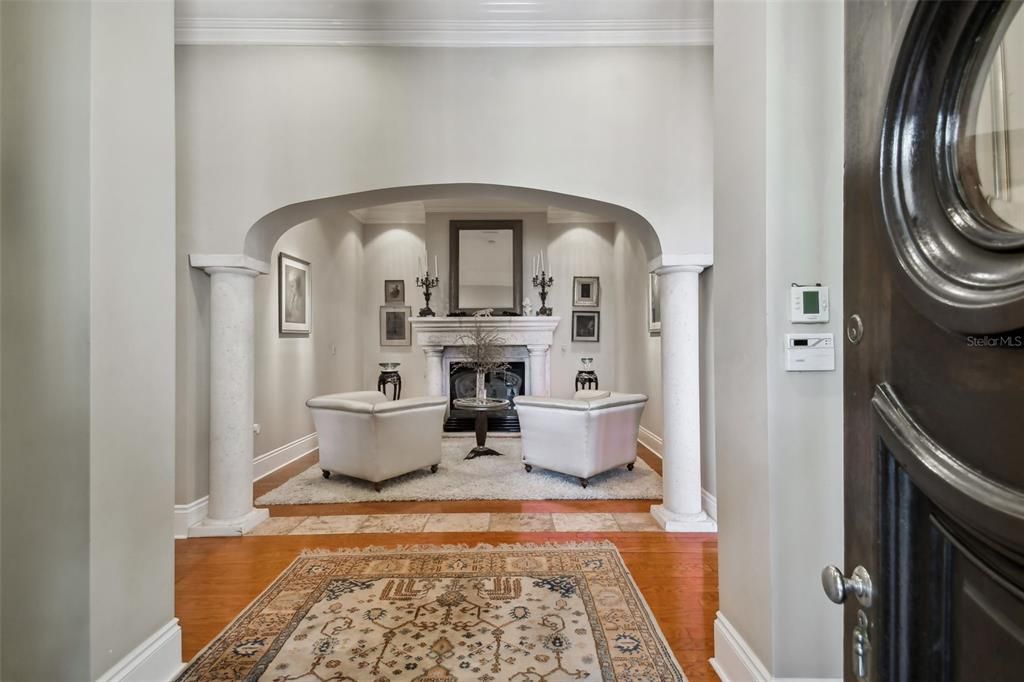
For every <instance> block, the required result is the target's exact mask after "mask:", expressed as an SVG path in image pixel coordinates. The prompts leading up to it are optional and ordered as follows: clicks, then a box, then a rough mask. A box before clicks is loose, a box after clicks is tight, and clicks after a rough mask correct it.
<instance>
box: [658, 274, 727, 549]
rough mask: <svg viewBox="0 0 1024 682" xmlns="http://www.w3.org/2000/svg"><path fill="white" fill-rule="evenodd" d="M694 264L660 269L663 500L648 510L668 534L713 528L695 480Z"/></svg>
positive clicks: (697, 313) (696, 279) (697, 337)
mask: <svg viewBox="0 0 1024 682" xmlns="http://www.w3.org/2000/svg"><path fill="white" fill-rule="evenodd" d="M703 269H704V268H703V267H701V266H698V265H670V266H663V267H659V268H658V269H657V270H656V271H655V272H656V273H657V275H658V288H659V291H660V292H661V377H662V389H661V390H662V399H663V402H664V410H665V433H664V436H663V437H664V440H665V446H664V452H663V453H662V457H663V461H662V479H663V485H664V493H663V496H662V497H663V500H662V504H659V505H656V506H654V507H651V514H652V515H653V516H654V518H655V519H656V520H657V521H658V523H659V524H660V525H661V527H662V528H664V529H665V530H667V531H672V532H715V531H716V530H717V529H718V528H717V525H716V524H715V521H714V520H713V519H712V518H710V517H709V516H708V515H707V514H706V513H705V512H704V509H703V503H702V499H701V480H700V329H699V322H700V318H699V316H700V307H699V293H700V281H699V277H700V273H701V271H702V270H703Z"/></svg>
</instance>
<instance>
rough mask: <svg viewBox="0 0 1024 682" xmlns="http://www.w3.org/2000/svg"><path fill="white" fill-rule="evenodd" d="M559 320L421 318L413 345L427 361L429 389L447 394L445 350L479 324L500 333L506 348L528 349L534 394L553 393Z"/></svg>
mask: <svg viewBox="0 0 1024 682" xmlns="http://www.w3.org/2000/svg"><path fill="white" fill-rule="evenodd" d="M561 320H562V318H560V317H418V318H416V319H413V320H411V324H412V334H413V342H414V343H415V344H416V345H417V346H420V347H421V348H422V349H423V353H424V354H425V355H426V359H427V390H428V391H429V392H430V395H446V394H447V393H448V388H449V387H448V382H447V380H446V375H445V371H444V369H445V368H444V350H445V348H455V347H458V346H460V345H462V344H463V342H464V339H465V336H466V334H467V332H469V331H470V330H471V329H472V328H473V327H474V326H477V325H479V326H480V327H482V328H483V329H484V330H486V331H493V332H496V333H498V334H499V335H500V336H501V337H502V339H503V340H504V344H503V345H505V346H508V347H513V346H520V347H527V348H529V363H530V366H529V367H528V368H527V372H528V377H529V381H530V386H529V393H530V394H531V395H541V396H546V395H550V394H551V346H552V344H553V343H554V340H555V329H557V328H558V323H559V322H561Z"/></svg>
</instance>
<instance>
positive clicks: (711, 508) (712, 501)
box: [700, 488, 718, 521]
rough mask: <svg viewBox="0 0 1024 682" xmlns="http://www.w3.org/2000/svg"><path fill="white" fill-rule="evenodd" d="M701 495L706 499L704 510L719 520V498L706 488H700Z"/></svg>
mask: <svg viewBox="0 0 1024 682" xmlns="http://www.w3.org/2000/svg"><path fill="white" fill-rule="evenodd" d="M700 497H701V500H703V501H704V512H705V513H706V514H707V515H708V516H710V517H711V518H713V519H714V520H715V521H718V498H717V497H715V496H714V495H712V494H711V493H709V492H708V491H707V490H704V488H701V489H700Z"/></svg>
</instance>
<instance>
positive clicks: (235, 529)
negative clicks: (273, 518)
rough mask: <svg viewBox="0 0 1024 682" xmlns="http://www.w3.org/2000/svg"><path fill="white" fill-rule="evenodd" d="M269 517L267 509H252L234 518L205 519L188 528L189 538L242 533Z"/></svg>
mask: <svg viewBox="0 0 1024 682" xmlns="http://www.w3.org/2000/svg"><path fill="white" fill-rule="evenodd" d="M269 518H270V510H269V509H253V510H252V511H251V512H249V513H248V514H245V515H244V516H239V517H238V518H234V519H226V520H225V519H205V520H203V521H200V522H199V523H197V524H196V525H194V526H192V527H191V528H189V529H188V536H189V537H190V538H222V537H232V536H238V535H242V534H244V533H245V532H247V531H250V530H252V529H253V528H255V527H256V526H258V525H260V524H261V523H263V522H264V521H266V520H267V519H269Z"/></svg>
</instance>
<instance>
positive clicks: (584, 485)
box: [580, 478, 590, 488]
mask: <svg viewBox="0 0 1024 682" xmlns="http://www.w3.org/2000/svg"><path fill="white" fill-rule="evenodd" d="M589 482H590V481H588V480H587V479H585V478H581V479H580V485H581V486H583V487H584V488H586V487H587V483H589Z"/></svg>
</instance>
